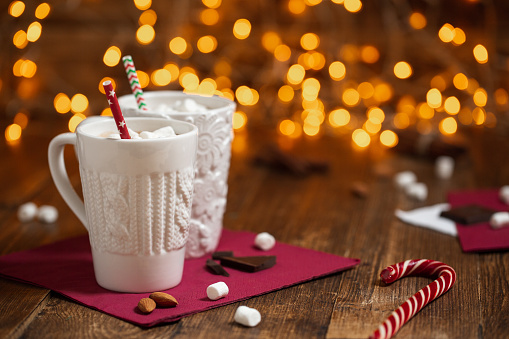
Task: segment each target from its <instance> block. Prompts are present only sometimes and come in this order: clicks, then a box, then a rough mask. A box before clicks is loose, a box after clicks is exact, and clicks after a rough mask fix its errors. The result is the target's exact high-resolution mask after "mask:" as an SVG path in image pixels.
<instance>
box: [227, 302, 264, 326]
mask: <svg viewBox="0 0 509 339" xmlns="http://www.w3.org/2000/svg"><path fill="white" fill-rule="evenodd" d="M234 320H235V322H237V323H239V324H241V325H244V326H248V327H255V326H256V325H258V324H259V323H260V321H262V316H261V315H260V312H258V310H256V309H254V308H251V307H247V306H239V307H238V308H237V311H235V316H234Z"/></svg>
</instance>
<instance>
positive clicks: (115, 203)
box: [80, 167, 194, 255]
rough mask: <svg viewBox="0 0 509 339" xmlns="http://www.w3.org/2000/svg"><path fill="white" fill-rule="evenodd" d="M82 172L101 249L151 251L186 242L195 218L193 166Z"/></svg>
mask: <svg viewBox="0 0 509 339" xmlns="http://www.w3.org/2000/svg"><path fill="white" fill-rule="evenodd" d="M80 174H81V178H82V183H83V194H84V195H85V201H86V203H85V209H86V211H87V217H88V226H89V232H90V240H91V244H92V246H93V247H94V248H95V249H97V250H100V251H105V252H110V253H116V254H137V255H150V254H161V253H165V252H169V251H172V250H175V249H179V248H182V247H183V246H184V245H185V243H186V240H187V237H188V234H189V224H190V219H191V206H192V196H193V179H194V169H193V168H192V167H189V168H187V169H184V170H181V171H176V172H167V173H152V174H150V175H137V176H122V175H118V174H113V173H104V172H101V173H100V172H97V171H92V170H87V169H84V168H80ZM137 225H143V227H138V226H137Z"/></svg>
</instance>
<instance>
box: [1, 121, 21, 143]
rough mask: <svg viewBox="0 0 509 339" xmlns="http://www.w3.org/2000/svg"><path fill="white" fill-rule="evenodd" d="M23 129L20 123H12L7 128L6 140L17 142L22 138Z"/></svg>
mask: <svg viewBox="0 0 509 339" xmlns="http://www.w3.org/2000/svg"><path fill="white" fill-rule="evenodd" d="M21 133H22V129H21V126H20V125H18V124H10V125H9V126H7V128H6V129H5V140H6V141H7V142H16V141H18V140H19V139H20V138H21Z"/></svg>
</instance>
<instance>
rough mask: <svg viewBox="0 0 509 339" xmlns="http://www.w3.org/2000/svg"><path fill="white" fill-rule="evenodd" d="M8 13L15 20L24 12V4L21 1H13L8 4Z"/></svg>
mask: <svg viewBox="0 0 509 339" xmlns="http://www.w3.org/2000/svg"><path fill="white" fill-rule="evenodd" d="M8 11H9V14H10V15H11V16H13V17H15V18H17V17H19V16H20V15H21V14H23V12H24V11H25V3H24V2H23V1H13V2H11V3H10V4H9V9H8Z"/></svg>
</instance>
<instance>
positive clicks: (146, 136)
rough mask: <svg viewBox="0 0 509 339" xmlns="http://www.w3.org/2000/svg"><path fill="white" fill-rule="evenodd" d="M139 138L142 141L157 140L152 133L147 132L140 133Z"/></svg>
mask: <svg viewBox="0 0 509 339" xmlns="http://www.w3.org/2000/svg"><path fill="white" fill-rule="evenodd" d="M140 138H142V139H155V138H157V137H156V136H155V134H154V132H149V131H143V132H141V133H140Z"/></svg>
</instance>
